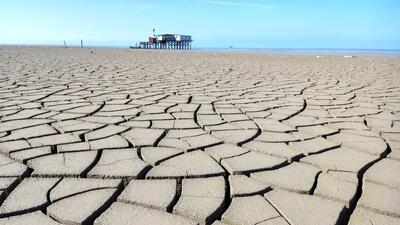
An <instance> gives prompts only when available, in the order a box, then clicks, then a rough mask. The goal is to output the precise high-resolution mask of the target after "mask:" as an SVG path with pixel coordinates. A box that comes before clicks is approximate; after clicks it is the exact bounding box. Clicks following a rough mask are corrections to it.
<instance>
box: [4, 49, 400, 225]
mask: <svg viewBox="0 0 400 225" xmlns="http://www.w3.org/2000/svg"><path fill="white" fill-rule="evenodd" d="M399 79H400V59H399V58H398V57H396V56H379V57H378V56H363V55H361V56H359V57H356V58H344V57H343V56H339V55H336V56H334V55H332V56H325V57H315V56H312V55H278V54H276V55H263V54H256V53H206V52H196V51H194V52H173V51H170V52H167V51H164V52H163V51H158V52H155V51H133V50H124V49H119V50H118V49H61V48H44V47H43V48H34V47H19V48H17V47H0V118H1V120H0V224H1V225H6V224H7V225H14V224H21V225H25V224H33V225H35V224H44V225H47V224H48V225H56V224H96V225H105V224H117V225H118V224H124V225H127V224H134V225H141V224H148V225H157V224H160V225H168V224H178V225H179V224H185V225H186V224H213V225H247V224H258V225H267V224H268V225H273V224H278V225H280V224H282V225H288V224H291V225H313V224H315V225H329V224H352V225H356V224H357V225H360V224H361V225H367V224H368V225H370V224H374V225H379V224H382V225H394V224H400V219H399V218H400V135H399V134H400V80H399Z"/></svg>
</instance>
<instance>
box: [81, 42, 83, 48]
mask: <svg viewBox="0 0 400 225" xmlns="http://www.w3.org/2000/svg"><path fill="white" fill-rule="evenodd" d="M81 48H83V41H82V40H81Z"/></svg>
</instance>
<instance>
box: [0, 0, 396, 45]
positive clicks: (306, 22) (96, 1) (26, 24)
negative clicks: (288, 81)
mask: <svg viewBox="0 0 400 225" xmlns="http://www.w3.org/2000/svg"><path fill="white" fill-rule="evenodd" d="M153 28H155V29H156V31H157V33H184V34H192V35H193V38H194V39H195V42H194V46H195V47H227V46H230V45H233V46H234V47H243V48H253V47H256V48H352V49H354V48H363V49H400V0H320V1H317V0H151V1H145V0H132V1H128V0H0V44H62V41H63V40H66V41H67V43H69V44H76V45H78V44H79V40H80V39H83V40H84V43H86V44H88V45H89V44H90V45H114V46H127V45H130V44H134V43H135V42H138V41H142V40H145V39H146V38H147V36H149V35H150V34H151V33H152V29H153Z"/></svg>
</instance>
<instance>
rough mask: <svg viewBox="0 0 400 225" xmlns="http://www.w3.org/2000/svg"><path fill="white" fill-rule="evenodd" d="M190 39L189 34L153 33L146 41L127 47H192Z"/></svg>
mask: <svg viewBox="0 0 400 225" xmlns="http://www.w3.org/2000/svg"><path fill="white" fill-rule="evenodd" d="M153 32H154V29H153ZM192 41H193V40H192V36H191V35H182V34H157V35H156V34H153V36H150V37H149V40H148V41H146V42H144V41H142V42H139V44H138V43H136V45H135V46H129V47H130V48H133V49H192Z"/></svg>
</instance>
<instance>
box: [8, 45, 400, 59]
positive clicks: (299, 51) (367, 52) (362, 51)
mask: <svg viewBox="0 0 400 225" xmlns="http://www.w3.org/2000/svg"><path fill="white" fill-rule="evenodd" d="M2 47H6V48H7V47H28V48H29V47H38V48H41V47H43V48H64V46H62V45H40V44H34V45H33V44H32V45H30V44H0V48H2ZM68 48H81V47H80V46H77V45H71V46H68ZM84 48H100V49H129V46H126V47H124V46H99V45H88V46H85V47H84ZM139 50H142V49H139ZM143 50H145V51H174V50H154V49H147V50H146V49H143ZM132 51H135V50H132ZM175 51H193V52H238V53H272V54H306V55H308V54H313V55H314V54H321V55H342V54H350V55H351V54H353V55H394V56H400V49H345V48H338V49H335V48H196V47H194V48H193V49H192V50H175Z"/></svg>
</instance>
